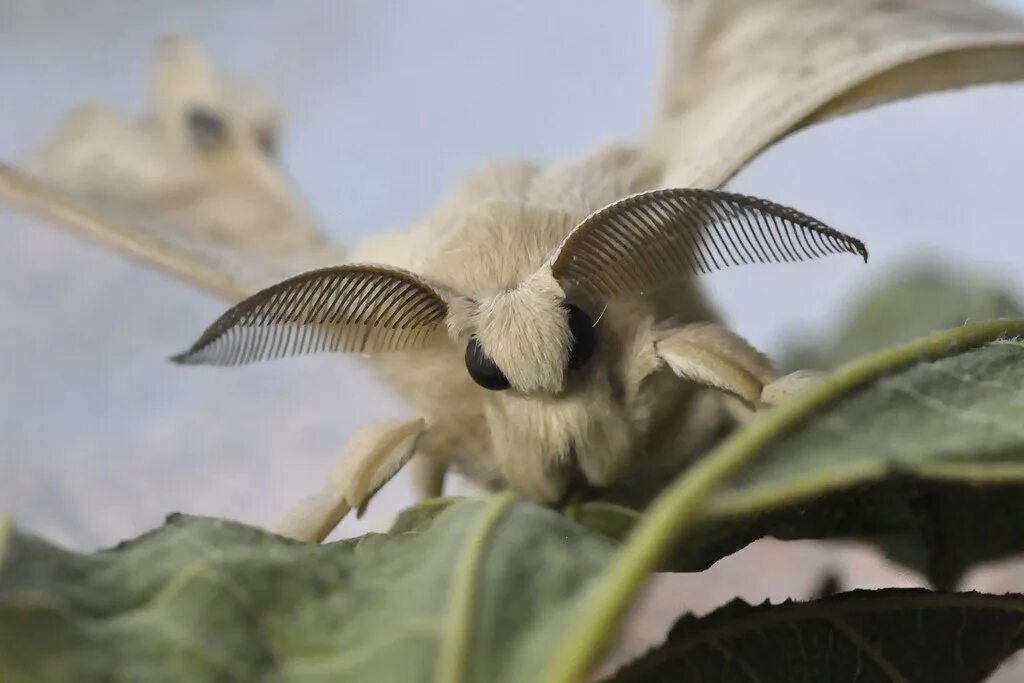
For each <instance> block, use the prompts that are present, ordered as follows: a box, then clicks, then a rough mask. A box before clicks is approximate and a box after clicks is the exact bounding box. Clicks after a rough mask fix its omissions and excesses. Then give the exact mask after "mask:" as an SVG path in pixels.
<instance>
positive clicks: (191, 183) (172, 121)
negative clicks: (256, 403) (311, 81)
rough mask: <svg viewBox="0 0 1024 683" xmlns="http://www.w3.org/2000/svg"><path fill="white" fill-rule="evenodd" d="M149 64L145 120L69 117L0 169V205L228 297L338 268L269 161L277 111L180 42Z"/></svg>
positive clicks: (94, 109) (100, 113) (336, 250)
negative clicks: (18, 161) (18, 160)
mask: <svg viewBox="0 0 1024 683" xmlns="http://www.w3.org/2000/svg"><path fill="white" fill-rule="evenodd" d="M153 67H154V68H153V95H154V97H153V102H152V104H153V105H154V107H153V111H152V112H151V113H149V114H147V115H144V116H142V117H139V118H128V117H125V116H123V115H121V114H119V113H118V112H115V111H113V110H112V109H109V108H107V107H102V106H91V107H85V108H82V109H80V110H78V111H77V112H74V113H73V114H72V115H71V116H69V117H68V119H67V120H66V121H65V122H64V123H63V125H61V126H60V127H59V128H58V130H57V131H55V133H54V134H53V135H52V136H51V137H50V138H49V139H48V140H47V141H45V142H44V143H43V144H42V145H41V146H40V147H39V148H38V149H37V150H35V152H34V153H33V154H32V155H31V156H30V157H29V158H28V159H27V160H26V161H25V162H24V164H23V168H24V170H19V169H16V168H13V167H10V166H3V165H0V202H6V203H9V204H11V205H13V206H15V207H18V208H21V209H22V210H24V211H27V212H29V213H32V214H34V215H36V216H38V217H41V218H43V219H46V220H48V221H50V222H53V223H56V224H58V225H60V226H62V227H65V228H68V229H70V230H72V231H75V232H78V233H81V234H84V235H86V236H88V237H90V238H92V239H95V240H97V241H98V242H101V243H103V244H105V245H107V246H109V247H111V248H113V249H115V250H116V251H119V252H121V253H123V254H126V255H128V256H130V257H132V258H135V259H137V260H138V261H141V262H142V263H143V264H145V265H148V266H151V267H153V268H156V269H158V270H161V271H163V272H165V273H167V274H169V275H172V276H174V277H176V278H178V279H181V280H183V281H185V282H187V283H190V284H192V285H194V286H196V287H198V288H199V289H202V290H205V291H207V292H210V293H212V294H215V295H217V296H220V297H222V298H224V299H227V300H229V301H237V300H239V299H243V298H245V297H247V296H249V295H251V294H253V293H255V292H256V291H259V290H261V289H263V288H264V287H266V286H268V285H270V284H272V283H274V282H277V281H279V280H281V279H284V278H285V277H287V276H289V275H292V274H294V273H295V272H299V271H303V270H310V269H313V268H317V267H320V266H326V265H334V264H338V263H341V262H343V261H344V260H345V252H344V250H343V249H341V248H340V247H338V246H337V245H334V244H332V243H331V242H330V241H329V240H328V238H327V237H326V236H325V235H324V234H323V233H322V232H321V231H320V229H319V227H318V226H317V225H316V224H315V223H314V221H313V220H312V219H311V218H310V215H309V213H308V211H307V210H306V207H305V205H304V202H303V201H302V199H301V198H300V197H299V195H298V193H297V192H296V191H295V190H294V189H293V188H292V186H291V183H290V182H289V181H288V179H287V177H286V176H285V174H284V172H283V171H282V169H281V168H280V166H279V164H278V163H277V159H276V157H275V153H276V134H277V126H278V123H279V119H280V116H279V112H277V111H276V109H275V108H273V107H272V106H271V105H270V104H269V102H268V101H266V99H265V98H262V97H259V96H258V95H257V93H255V92H254V91H250V90H244V89H241V88H238V87H236V86H234V85H232V84H231V83H229V82H228V81H226V80H224V79H222V78H221V77H220V76H219V75H218V74H217V73H216V70H215V69H214V68H213V66H212V65H211V64H210V63H209V61H208V60H207V59H206V57H205V55H204V54H203V52H202V51H201V50H200V49H199V47H198V46H197V45H195V44H194V43H192V42H191V41H189V40H188V39H186V38H183V37H175V36H171V37H167V38H164V39H163V40H161V41H160V42H159V44H158V45H157V50H156V58H155V61H154V64H153ZM199 134H205V135H206V137H205V138H204V139H202V140H200V142H206V143H208V147H206V148H202V147H201V146H197V145H198V144H199V143H197V141H196V139H194V138H192V137H190V135H199ZM211 136H212V137H211Z"/></svg>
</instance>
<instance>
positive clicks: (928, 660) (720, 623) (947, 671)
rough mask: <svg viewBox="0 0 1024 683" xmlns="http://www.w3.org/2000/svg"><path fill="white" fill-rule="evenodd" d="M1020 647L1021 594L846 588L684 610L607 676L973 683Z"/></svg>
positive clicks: (649, 681)
mask: <svg viewBox="0 0 1024 683" xmlns="http://www.w3.org/2000/svg"><path fill="white" fill-rule="evenodd" d="M1021 647H1024V596H1021V595H998V596H997V595H982V594H979V593H932V592H929V591H925V590H916V589H891V590H880V591H853V592H850V593H841V594H839V595H835V596H832V597H828V598H824V599H821V600H816V601H814V602H803V603H794V602H786V603H783V604H781V605H770V604H767V603H765V604H763V605H759V606H750V605H748V604H746V603H744V602H742V601H740V600H736V601H734V602H731V603H729V604H728V605H726V606H724V607H721V608H719V609H718V610H716V611H714V612H712V613H711V614H709V615H707V616H704V617H695V616H693V615H686V616H684V617H682V618H681V619H680V620H679V621H677V622H676V624H675V626H673V627H672V630H671V632H670V633H669V636H668V639H667V640H666V642H665V643H664V644H663V645H661V646H659V647H657V648H655V649H654V650H651V651H650V652H648V653H647V654H646V655H644V656H642V657H640V658H639V659H637V660H636V661H634V662H633V663H631V664H629V665H628V666H626V667H625V668H624V669H622V670H621V671H619V672H618V673H617V674H616V675H615V676H613V677H612V678H610V679H608V680H607V682H606V683H659V682H661V681H665V682H666V683H668V682H669V681H671V682H672V683H676V682H677V681H715V683H733V682H735V683H750V682H751V681H760V682H761V683H773V682H774V681H786V683H825V682H827V681H856V683H904V682H906V683H925V682H927V683H980V681H984V680H985V679H986V678H988V676H989V675H990V674H991V673H992V672H993V671H995V669H996V668H998V666H999V665H1000V663H1002V662H1003V660H1005V659H1006V658H1007V657H1009V656H1010V655H1011V654H1013V653H1014V652H1016V651H1017V650H1019V649H1020V648H1021Z"/></svg>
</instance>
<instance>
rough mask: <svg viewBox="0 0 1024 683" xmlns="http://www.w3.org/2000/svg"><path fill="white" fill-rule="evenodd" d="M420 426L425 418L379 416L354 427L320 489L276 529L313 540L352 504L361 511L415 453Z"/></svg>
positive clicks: (324, 535)
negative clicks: (385, 418)
mask: <svg viewBox="0 0 1024 683" xmlns="http://www.w3.org/2000/svg"><path fill="white" fill-rule="evenodd" d="M425 430H426V421H425V420H424V419H423V418H417V419H414V420H384V421H382V422H375V423H373V424H370V425H367V426H366V427H363V428H362V429H360V430H359V431H357V432H356V433H355V434H354V435H353V436H352V438H351V439H350V440H349V443H348V446H346V448H345V451H344V453H342V455H341V457H340V458H339V459H338V460H337V461H336V462H335V464H334V466H333V467H332V468H331V471H330V473H329V474H328V475H327V485H326V487H325V488H324V490H323V491H321V492H320V493H318V494H316V495H314V496H312V497H310V498H307V499H305V500H303V501H301V502H299V503H298V504H297V505H295V507H293V508H292V509H291V510H290V511H289V512H288V514H287V515H285V518H284V520H283V521H282V522H281V524H280V525H278V528H277V531H278V533H280V534H281V535H282V536H288V537H290V538H295V539H297V540H302V541H314V542H317V543H319V542H321V541H323V540H324V539H325V538H327V536H328V534H330V533H331V531H333V530H334V528H335V527H336V526H338V524H339V523H340V522H341V520H342V519H344V518H345V516H346V515H348V513H349V512H351V511H352V510H353V509H354V510H356V514H357V515H360V516H361V515H362V513H363V512H364V511H365V510H366V506H367V505H368V504H369V502H370V499H371V498H372V497H373V495H374V494H375V493H377V491H378V490H380V488H381V487H382V486H384V484H386V483H387V482H388V481H390V480H391V478H392V477H394V476H395V474H397V473H398V471H399V470H401V469H402V467H404V466H405V464H406V463H407V462H409V460H410V458H412V456H413V455H414V454H415V452H416V442H417V441H418V440H419V438H420V436H421V435H422V434H423V432H424V431H425Z"/></svg>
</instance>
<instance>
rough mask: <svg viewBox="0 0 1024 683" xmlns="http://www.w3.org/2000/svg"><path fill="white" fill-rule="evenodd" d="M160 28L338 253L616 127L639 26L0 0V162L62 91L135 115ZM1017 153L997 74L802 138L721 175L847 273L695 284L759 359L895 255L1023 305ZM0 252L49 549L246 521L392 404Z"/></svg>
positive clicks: (1022, 92)
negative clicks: (189, 352) (830, 233)
mask: <svg viewBox="0 0 1024 683" xmlns="http://www.w3.org/2000/svg"><path fill="white" fill-rule="evenodd" d="M1008 4H1013V5H1016V6H1018V7H1021V8H1024V0H1018V1H1016V2H1013V3H1008ZM169 31H181V32H185V33H187V34H190V35H193V36H195V37H196V38H198V39H199V41H200V42H201V43H202V44H203V45H204V46H205V47H206V48H208V50H209V51H210V52H211V53H212V54H213V56H214V57H215V59H216V60H217V61H218V62H220V63H221V64H222V65H223V66H224V67H225V68H227V69H228V70H230V71H232V72H234V73H238V74H241V75H245V76H248V77H251V78H252V79H253V80H254V81H256V82H257V83H259V84H262V85H265V86H266V87H267V88H269V89H270V90H271V91H272V92H275V93H277V95H278V96H279V97H280V99H281V101H282V102H283V103H284V104H285V107H286V109H287V111H288V114H289V120H288V125H287V129H286V137H285V140H284V160H285V163H286V165H287V167H288V169H289V171H290V173H291V175H292V176H293V177H294V179H295V181H296V183H297V185H298V186H299V188H301V189H302V191H303V192H304V194H305V195H306V197H307V198H308V199H309V202H310V203H311V205H312V206H313V207H314V210H315V212H316V214H317V215H318V216H319V217H320V218H321V219H322V221H323V223H324V225H325V226H326V228H327V230H328V231H329V232H330V233H331V234H332V235H334V236H336V237H337V238H338V239H339V240H342V241H344V242H347V243H354V242H356V241H357V240H359V239H360V238H361V237H363V236H367V235H372V234H378V233H380V232H382V231H384V230H386V229H388V228H389V227H390V226H397V225H401V224H402V223H403V222H405V221H409V220H411V219H413V218H415V217H417V216H419V215H421V214H422V213H423V212H424V211H425V210H427V209H428V208H429V207H430V206H431V204H432V203H433V202H435V201H436V200H437V199H439V198H440V196H441V195H442V193H443V192H444V191H445V189H446V188H447V187H449V186H450V185H451V184H452V183H453V182H454V181H455V180H456V179H457V178H458V177H459V176H460V175H461V174H463V173H464V172H466V171H468V170H470V169H473V168H475V167H477V166H479V165H480V164H482V163H484V162H486V161H488V160H491V159H494V158H498V157H503V156H510V155H511V156H526V157H531V158H534V159H537V160H540V161H546V160H556V159H561V158H565V157H568V156H572V155H575V154H578V153H581V152H583V151H585V150H586V149H587V148H589V147H590V146H592V145H594V144H595V143H598V142H601V141H604V140H608V139H611V138H616V137H619V138H637V137H639V136H641V135H642V134H643V131H644V127H645V123H646V117H647V116H648V114H649V111H650V105H651V101H652V99H653V93H654V86H655V83H656V79H657V75H658V74H657V66H658V57H659V46H660V39H661V26H660V7H659V6H658V3H656V2H653V1H651V2H637V0H604V1H603V2H601V3H594V2H592V1H589V0H572V1H568V0H562V1H560V2H554V3H552V2H546V1H543V0H530V1H520V2H516V3H480V2H473V1H471V0H450V1H448V2H438V3H429V7H428V3H423V2H416V1H414V0H378V1H377V2H372V3H371V2H360V3H356V2H346V3H342V2H311V1H301V2H289V3H272V2H267V1H252V0H250V1H247V2H240V1H235V2H222V3H208V2H199V1H189V2H182V1H179V2H175V3H156V2H129V1H128V0H122V1H118V2H114V1H109V0H108V1H96V0H94V1H92V2H88V3H77V2H70V1H67V2H54V1H52V0H51V1H50V2H15V1H14V0H0V93H3V95H2V98H0V157H2V158H4V159H11V158H18V157H19V156H20V155H23V154H24V153H25V152H26V151H27V150H29V149H30V148H31V146H32V145H34V144H36V143H38V142H39V141H41V140H42V139H43V138H44V136H45V135H46V134H47V132H48V131H50V130H51V129H52V127H53V126H54V125H55V124H56V123H57V121H58V120H59V119H60V117H61V115H62V114H64V113H65V112H66V111H67V110H69V109H71V108H72V107H74V106H76V105H79V104H82V103H83V102H84V101H86V100H98V101H107V102H110V103H113V104H117V105H120V106H122V107H123V108H125V109H126V110H128V111H132V112H135V111H138V110H139V109H140V108H141V107H142V106H143V103H144V96H145V92H146V90H145V88H146V86H147V77H148V74H147V69H148V66H149V61H150V57H151V48H152V45H153V42H154V40H155V39H156V38H157V36H159V35H160V34H162V33H165V32H169ZM1022 162H1024V85H1015V86H992V87H985V88H979V89H974V90H971V91H964V92H960V93H954V94H944V95H935V96H929V97H926V98H922V99H919V100H915V101H912V102H904V103H900V104H897V105H891V106H887V107H884V108H881V109H878V110H875V111H872V112H869V113H867V114H860V115H857V116H854V117H850V118H847V119H843V120H840V121H837V122H833V123H830V124H826V125H824V126H821V127H817V128H814V129H812V130H809V131H806V132H804V133H801V134H799V135H797V136H795V137H794V138H791V139H790V140H789V141H787V142H786V143H784V144H782V145H780V146H778V147H776V148H773V149H772V150H770V151H769V152H768V153H766V154H765V155H763V156H762V157H761V158H760V159H759V160H758V161H757V162H755V163H754V164H753V165H752V166H751V167H749V168H748V169H747V170H746V171H745V172H743V173H742V174H741V175H740V176H739V177H737V178H736V179H735V181H734V182H733V185H732V186H733V187H734V188H736V189H738V190H741V191H743V192H747V193H751V194H758V195H762V196H765V197H768V198H772V199H774V200H776V201H780V202H784V203H788V204H792V205H794V206H797V207H799V208H801V209H802V210H804V211H807V212H809V213H811V214H813V215H816V216H819V217H821V218H822V219H824V220H826V221H828V222H830V223H832V224H833V225H835V226H837V227H839V228H841V229H844V230H847V231H849V232H851V233H854V234H856V235H858V236H860V237H862V238H863V239H864V240H865V241H866V242H867V243H868V245H869V247H870V248H871V251H872V261H871V264H870V266H867V267H865V266H863V265H861V264H858V263H856V262H855V260H854V259H834V260H829V261H825V262H821V263H815V264H805V265H800V266H791V267H777V268H763V269H757V268H753V269H745V270H736V271H727V272H723V273H720V274H717V275H715V276H713V277H711V278H708V285H709V287H710V288H711V290H712V292H713V295H714V297H715V299H716V300H717V301H718V302H719V303H720V304H721V306H722V308H723V310H724V311H725V313H726V315H727V317H728V319H729V320H730V321H731V323H732V324H733V325H734V327H736V328H737V329H738V330H739V331H740V332H742V333H743V334H745V335H746V336H748V337H749V338H750V339H751V340H752V341H753V342H755V343H756V344H758V345H760V346H762V347H765V348H767V349H769V350H777V349H779V348H781V345H782V343H783V342H784V340H785V339H786V338H788V337H790V336H793V335H796V334H799V333H801V332H803V331H806V330H812V331H815V332H817V331H821V330H824V329H827V327H828V326H829V325H830V323H831V322H832V321H834V320H835V317H836V316H837V315H838V314H839V313H841V311H842V306H843V303H844V301H846V300H847V299H848V297H849V296H851V294H852V293H853V292H856V291H857V290H858V289H860V288H862V287H863V286H864V285H866V284H867V283H869V282H870V281H872V280H874V279H877V278H879V277H882V276H883V275H884V274H885V273H886V272H888V271H889V269H891V268H892V267H894V265H895V264H898V263H900V262H902V261H904V260H905V259H906V258H908V257H912V256H921V255H927V256H937V257H947V258H950V259H955V261H956V262H957V263H960V264H962V265H963V266H964V267H966V268H968V269H970V270H973V271H976V272H980V273H984V274H987V275H990V276H991V277H992V278H994V279H1001V280H1003V281H1005V282H1007V283H1008V284H1009V285H1010V286H1011V287H1012V288H1013V289H1014V290H1015V291H1017V292H1018V293H1020V294H1022V295H1024V277H1022V276H1021V262H1022V260H1024V259H1022V255H1024V232H1022V229H1021V225H1022V221H1024V219H1022V216H1021V209H1020V198H1021V194H1022V192H1024V173H1022V172H1021V166H1022ZM0 254H2V255H3V257H2V261H0V263H2V265H3V267H2V268H0V320H3V325H4V333H3V334H0V358H2V359H3V363H4V373H3V382H2V383H0V509H3V510H6V511H9V512H12V513H14V515H15V516H16V518H17V519H18V520H19V521H20V522H21V523H23V524H24V525H25V526H28V527H30V528H33V529H36V530H38V531H41V532H44V533H45V534H47V535H48V536H50V537H53V538H55V539H57V540H61V541H64V542H67V543H69V544H71V545H74V546H78V547H88V546H93V545H96V544H109V543H112V542H114V541H116V540H118V539H120V538H122V537H124V536H126V535H128V534H133V533H137V532H139V531H141V530H143V529H146V528H149V527H152V526H154V525H155V524H157V523H158V522H159V521H160V519H161V518H162V516H163V515H164V514H165V513H167V512H170V511H174V510H184V511H189V512H195V513H204V514H218V515H226V516H231V517H236V518H239V519H242V520H245V521H248V522H251V523H257V524H268V523H271V522H273V521H274V520H276V519H277V518H278V517H280V515H281V514H282V513H283V512H284V510H285V509H286V507H287V506H288V504H289V503H291V502H292V501H293V500H295V499H297V498H299V497H301V496H302V495H304V494H306V493H308V492H312V491H313V490H315V489H316V488H318V487H319V485H320V482H321V480H322V477H323V474H324V473H325V472H326V470H327V468H328V467H329V464H330V462H331V460H332V459H333V458H334V457H335V456H336V455H337V454H338V453H339V452H340V450H341V448H342V445H343V444H344V441H345V439H346V438H347V436H348V435H349V434H351V433H352V431H353V430H354V429H356V428H357V427H358V426H360V425H362V424H365V423H366V422H367V421H369V420H371V419H374V418H378V417H383V416H392V415H401V414H402V408H401V406H400V404H399V403H398V402H397V401H396V400H394V399H393V398H391V397H390V396H388V395H387V394H386V393H385V392H384V391H383V390H382V389H381V388H380V386H379V385H377V384H376V383H375V381H374V380H373V378H372V377H371V375H370V373H369V372H368V371H367V370H366V369H364V368H363V367H361V366H359V365H358V364H357V363H355V362H353V361H352V360H351V359H349V358H344V357H313V358H304V359H296V360H293V361H288V362H279V363H269V364H266V365H262V366H252V367H246V368H242V369H237V370H234V371H202V370H198V371H197V370H194V369H183V368H180V367H176V366H173V365H171V364H170V363H168V362H166V360H165V358H166V357H167V355H168V354H169V353H171V352H174V351H178V350H180V349H181V348H182V347H183V346H184V345H186V344H187V343H189V342H190V341H191V340H192V338H193V336H194V335H195V334H196V333H197V332H198V331H200V330H201V329H202V328H203V327H205V325H206V324H207V323H208V322H210V321H211V320H212V319H213V318H214V317H215V316H216V315H218V314H219V313H220V311H221V305H220V304H219V303H218V302H216V301H214V300H213V299H211V298H209V297H207V296H205V295H202V294H199V293H196V292H193V291H192V290H190V289H189V288H187V287H185V286H183V285H180V284H178V283H176V282H174V281H171V280H169V279H166V278H165V277H163V276H160V275H156V274H153V273H149V272H147V271H145V270H143V269H140V268H137V267H135V266H133V265H130V264H128V263H126V262H124V261H122V260H121V259H120V258H118V257H116V256H114V255H112V254H109V253H107V252H106V251H105V250H103V249H102V248H99V247H95V246H93V245H91V244H87V243H85V242H83V241H81V240H80V239H78V238H75V237H72V236H69V235H66V234H63V233H61V232H58V231H56V230H54V229H52V228H50V227H48V226H45V225H42V224H38V223H36V222H34V221H32V220H28V219H23V218H20V217H16V216H14V215H13V214H11V213H8V212H2V211H0ZM405 495H406V494H405V488H404V483H399V484H398V485H395V486H392V487H390V488H389V489H387V490H386V491H385V496H384V500H383V503H384V504H381V505H377V506H376V507H375V508H374V509H373V510H371V513H370V515H369V517H370V518H369V520H368V522H367V524H370V525H374V524H377V525H379V524H382V523H383V522H384V520H385V519H386V518H387V517H388V516H389V515H390V514H392V513H393V510H394V509H395V508H396V507H397V506H398V505H400V504H402V502H403V501H404V500H405ZM359 528H365V526H363V527H360V526H356V525H353V524H350V523H349V524H347V525H346V529H345V531H346V532H347V533H352V532H354V531H356V530H357V529H359Z"/></svg>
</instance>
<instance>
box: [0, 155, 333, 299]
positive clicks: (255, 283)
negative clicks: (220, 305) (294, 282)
mask: <svg viewBox="0 0 1024 683" xmlns="http://www.w3.org/2000/svg"><path fill="white" fill-rule="evenodd" d="M0 203H5V204H9V205H10V206H12V207H15V208H17V209H20V210H22V211H24V212H26V213H29V214H32V215H34V216H36V217H38V218H42V219H43V220H46V221H48V222H51V223H55V224H57V225H60V226H61V227H64V228H66V229H69V230H71V231H73V232H76V233H79V234H82V235H85V236H86V237H89V238H91V239H94V240H96V241H97V242H100V243H102V244H104V245H106V246H108V247H110V248H112V249H113V250H115V251H117V252H119V253H121V254H124V255H126V256H128V257H130V258H133V259H135V260H137V261H139V262H141V263H143V264H145V265H148V266H150V267H152V268H154V269H156V270H159V271H161V272H163V273H165V274H167V275H170V276H172V277H174V278H177V279H179V280H182V281H184V282H186V283H189V284H191V285H193V286H195V287H197V288H198V289H201V290H203V291H205V292H208V293H210V294H213V295H214V296H217V297H220V298H222V299H225V300H227V301H231V302H234V301H237V300H240V299H243V298H245V297H247V296H249V295H251V294H253V293H255V292H257V291H259V290H260V289H263V288H264V287H266V286H268V285H270V284H273V283H274V282H278V281H280V280H282V279H284V278H286V277H288V276H290V275H293V274H294V273H296V272H299V271H302V270H309V269H312V268H316V267H320V266H326V265H331V264H335V263H340V262H342V261H343V260H344V259H345V253H344V251H343V250H342V249H340V248H339V247H336V246H335V245H332V244H330V243H326V242H318V243H315V244H310V245H308V246H299V247H296V248H292V249H287V250H281V251H276V252H266V253H260V252H259V251H253V250H250V249H247V248H246V246H245V245H244V244H232V243H229V242H225V241H224V240H215V239H204V238H203V236H202V235H201V234H197V232H196V231H195V230H194V229H192V226H190V225H187V224H184V225H183V222H184V221H187V219H188V216H187V214H185V213H177V214H176V213H175V212H173V211H160V210H154V209H153V206H152V204H151V203H149V202H145V201H136V202H133V201H130V200H126V199H118V198H116V197H109V198H104V197H102V196H97V195H95V194H92V195H90V194H89V193H81V192H80V193H75V192H72V191H62V190H58V189H57V188H55V187H53V186H52V185H50V184H48V183H45V182H42V181H40V180H38V179H36V178H34V177H32V176H30V175H28V174H26V173H23V172H21V171H19V170H17V169H15V168H13V167H10V166H7V165H4V164H0Z"/></svg>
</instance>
